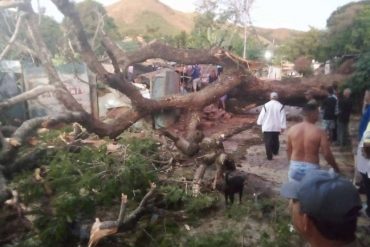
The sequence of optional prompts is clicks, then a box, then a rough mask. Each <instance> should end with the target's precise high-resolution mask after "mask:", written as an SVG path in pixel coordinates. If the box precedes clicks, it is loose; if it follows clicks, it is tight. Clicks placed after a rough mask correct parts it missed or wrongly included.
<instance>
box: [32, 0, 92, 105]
mask: <svg viewBox="0 0 370 247" xmlns="http://www.w3.org/2000/svg"><path fill="white" fill-rule="evenodd" d="M25 10H26V11H27V18H26V21H27V25H28V29H29V34H30V36H31V40H32V42H33V45H34V46H35V47H36V48H37V50H38V51H39V57H40V59H41V63H42V65H43V67H44V68H45V70H46V73H47V75H48V78H49V82H50V83H53V84H55V85H56V87H58V88H59V89H60V90H58V91H56V94H55V96H56V98H57V99H58V100H59V101H60V102H61V103H62V104H63V105H64V106H65V107H66V108H67V109H68V110H70V111H80V112H85V111H84V109H83V108H82V106H81V105H80V104H79V103H78V102H77V100H76V99H75V98H74V97H73V96H72V95H71V94H70V92H69V91H68V90H67V89H66V87H65V86H64V84H63V82H62V81H61V79H60V77H59V75H58V71H57V70H56V68H55V67H54V65H53V62H52V56H51V54H50V52H49V50H48V48H47V46H46V44H45V42H44V40H43V39H42V36H41V33H40V30H39V27H38V24H37V23H38V17H37V15H36V14H35V13H34V12H33V9H32V6H31V3H28V4H27V7H26V8H25Z"/></svg>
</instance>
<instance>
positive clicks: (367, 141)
mask: <svg viewBox="0 0 370 247" xmlns="http://www.w3.org/2000/svg"><path fill="white" fill-rule="evenodd" d="M356 166H357V170H358V171H359V172H360V174H361V176H362V182H363V184H364V188H365V194H366V199H367V200H366V204H367V205H366V209H365V212H366V214H367V216H369V217H370V122H369V123H368V125H367V128H366V130H365V132H364V134H363V135H362V138H361V142H360V144H359V145H358V149H357V156H356Z"/></svg>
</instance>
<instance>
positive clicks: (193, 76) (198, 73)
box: [176, 64, 227, 110]
mask: <svg viewBox="0 0 370 247" xmlns="http://www.w3.org/2000/svg"><path fill="white" fill-rule="evenodd" d="M176 72H177V73H178V74H179V75H180V82H179V84H180V93H181V94H187V93H188V92H197V91H199V90H201V89H202V88H204V87H206V86H208V85H211V84H213V83H216V82H217V81H218V79H219V77H220V76H221V74H222V72H223V67H222V66H221V65H217V66H213V65H207V67H202V66H201V65H199V64H195V65H187V66H183V67H179V69H177V70H176ZM226 100H227V94H225V95H223V96H222V97H220V99H219V102H218V104H219V108H222V109H224V110H226Z"/></svg>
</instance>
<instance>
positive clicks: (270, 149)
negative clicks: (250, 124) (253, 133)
mask: <svg viewBox="0 0 370 247" xmlns="http://www.w3.org/2000/svg"><path fill="white" fill-rule="evenodd" d="M270 99H271V100H270V101H269V102H267V103H266V104H265V105H263V106H262V110H261V112H260V114H259V116H258V119H257V124H258V125H261V126H262V132H263V140H264V142H265V148H266V156H267V159H268V160H272V156H273V155H277V154H278V153H279V147H280V143H279V135H280V132H282V131H283V130H284V129H286V115H285V110H284V105H282V104H281V103H280V102H279V101H278V94H277V93H276V92H272V93H271V94H270Z"/></svg>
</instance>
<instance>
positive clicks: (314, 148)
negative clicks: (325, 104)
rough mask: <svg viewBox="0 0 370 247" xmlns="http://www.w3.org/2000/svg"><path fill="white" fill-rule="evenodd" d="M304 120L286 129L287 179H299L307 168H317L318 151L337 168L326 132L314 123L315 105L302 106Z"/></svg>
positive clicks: (318, 165) (317, 116)
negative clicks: (288, 163) (288, 162)
mask: <svg viewBox="0 0 370 247" xmlns="http://www.w3.org/2000/svg"><path fill="white" fill-rule="evenodd" d="M303 114H304V121H303V122H302V123H299V124H296V125H294V126H293V127H291V128H290V129H289V130H288V133H287V137H288V144H287V154H288V160H289V161H290V167H289V173H288V177H289V181H292V180H295V181H301V179H302V178H303V177H304V176H305V174H306V173H307V171H308V170H312V169H319V168H320V162H319V161H320V160H319V152H320V151H321V152H322V154H323V155H324V157H325V160H326V161H327V162H328V163H329V165H330V166H332V167H333V168H334V170H335V171H336V172H339V168H338V165H337V163H336V162H335V159H334V157H333V154H332V152H331V150H330V143H329V140H328V137H327V135H326V133H325V132H324V131H323V130H321V129H320V128H318V127H317V126H316V125H315V123H316V121H317V120H318V119H319V111H318V109H317V105H315V104H307V105H306V106H305V107H304V108H303Z"/></svg>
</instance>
